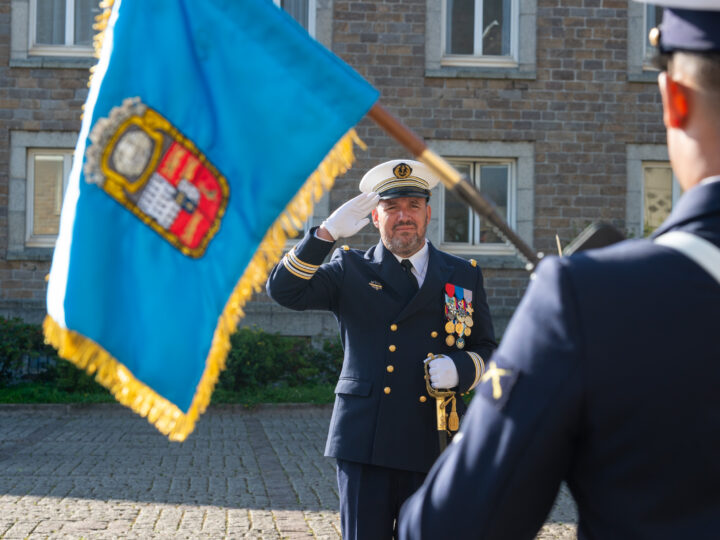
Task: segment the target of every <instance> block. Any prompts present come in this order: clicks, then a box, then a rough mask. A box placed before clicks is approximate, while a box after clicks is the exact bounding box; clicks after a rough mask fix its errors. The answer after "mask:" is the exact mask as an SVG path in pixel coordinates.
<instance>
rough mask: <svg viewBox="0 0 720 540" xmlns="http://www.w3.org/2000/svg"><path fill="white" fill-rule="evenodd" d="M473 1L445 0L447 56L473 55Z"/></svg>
mask: <svg viewBox="0 0 720 540" xmlns="http://www.w3.org/2000/svg"><path fill="white" fill-rule="evenodd" d="M474 27H475V0H447V28H446V29H445V30H446V35H447V43H446V47H445V48H446V51H447V53H448V54H473V52H474V46H473V42H474Z"/></svg>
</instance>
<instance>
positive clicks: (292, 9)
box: [273, 0, 316, 37]
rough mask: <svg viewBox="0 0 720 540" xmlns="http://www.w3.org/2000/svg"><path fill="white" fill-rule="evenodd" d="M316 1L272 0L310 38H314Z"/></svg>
mask: <svg viewBox="0 0 720 540" xmlns="http://www.w3.org/2000/svg"><path fill="white" fill-rule="evenodd" d="M315 1H316V0H273V2H275V5H277V6H280V7H281V8H282V9H284V10H285V11H287V12H288V13H289V14H290V15H291V16H292V18H293V19H295V20H296V21H297V22H298V23H300V25H302V27H303V28H305V30H307V31H308V33H309V34H310V35H311V36H313V37H314V36H315Z"/></svg>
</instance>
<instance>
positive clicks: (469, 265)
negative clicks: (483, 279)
mask: <svg viewBox="0 0 720 540" xmlns="http://www.w3.org/2000/svg"><path fill="white" fill-rule="evenodd" d="M438 252H439V253H440V254H441V256H442V257H443V258H444V259H445V262H447V263H448V264H451V265H453V266H455V267H456V268H463V269H467V270H471V269H479V268H480V265H479V264H478V262H477V260H476V259H465V258H464V257H460V256H458V255H454V254H452V253H448V252H447V251H439V250H438Z"/></svg>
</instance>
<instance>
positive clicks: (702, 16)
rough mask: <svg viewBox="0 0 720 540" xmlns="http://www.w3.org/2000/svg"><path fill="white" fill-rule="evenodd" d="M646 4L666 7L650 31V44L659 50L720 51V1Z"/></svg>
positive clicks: (664, 0)
mask: <svg viewBox="0 0 720 540" xmlns="http://www.w3.org/2000/svg"><path fill="white" fill-rule="evenodd" d="M640 1H643V0H640ZM648 3H650V4H653V5H657V6H662V7H664V8H665V9H664V11H663V17H662V23H661V24H660V26H659V27H658V28H657V29H655V28H654V29H653V30H652V31H651V32H650V42H651V44H652V45H654V46H656V47H658V49H659V50H660V52H661V53H672V52H675V51H683V52H699V53H710V52H720V0H652V1H650V2H648Z"/></svg>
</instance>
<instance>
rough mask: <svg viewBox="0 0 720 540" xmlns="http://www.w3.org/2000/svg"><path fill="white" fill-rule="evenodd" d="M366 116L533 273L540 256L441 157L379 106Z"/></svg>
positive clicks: (469, 183) (467, 181)
mask: <svg viewBox="0 0 720 540" xmlns="http://www.w3.org/2000/svg"><path fill="white" fill-rule="evenodd" d="M368 116H369V117H370V118H372V119H373V120H374V121H375V123H376V124H378V125H379V126H380V127H381V128H383V129H384V130H385V131H386V132H387V133H388V134H389V135H390V136H391V137H393V138H394V139H395V140H396V141H398V142H399V143H400V144H401V145H402V146H404V147H405V148H406V149H407V150H408V151H410V152H411V153H412V155H413V156H415V157H416V158H417V159H418V160H419V161H422V162H423V163H425V165H427V166H428V167H430V168H431V169H432V170H433V171H435V173H437V174H438V176H440V179H441V180H442V183H443V185H444V186H445V189H447V190H448V191H450V192H452V193H454V194H455V195H456V196H457V197H459V198H460V200H462V201H463V202H464V203H466V204H467V205H468V206H470V208H472V209H473V210H474V211H475V212H476V213H477V214H479V215H480V216H482V217H484V218H485V219H487V220H488V221H489V222H490V224H491V225H492V226H493V227H494V228H495V230H496V231H497V232H498V233H499V234H500V236H502V237H503V238H504V239H506V240H507V241H508V242H510V243H511V244H512V245H513V246H514V247H515V249H516V250H517V251H518V253H519V255H520V256H521V257H522V258H523V259H525V261H526V262H527V264H526V266H525V268H526V269H527V271H528V272H532V271H533V270H534V269H535V267H536V266H537V264H538V262H539V261H540V256H539V255H538V254H536V253H535V252H534V251H533V250H532V248H530V246H528V245H527V244H526V243H525V241H524V240H523V239H522V238H520V237H519V236H518V235H517V234H516V233H515V231H513V230H512V229H511V228H510V227H509V226H508V224H507V222H506V221H505V220H504V219H503V218H502V216H501V215H500V214H498V213H497V211H496V210H495V207H494V206H493V205H492V204H491V203H490V202H489V201H488V200H487V199H485V197H483V196H482V195H481V194H480V192H479V191H478V190H477V188H476V187H475V186H473V185H472V183H471V182H470V181H469V180H468V179H467V178H466V177H465V176H463V175H462V174H460V173H459V172H458V171H457V170H456V169H455V168H454V167H453V166H452V165H450V163H448V162H447V161H446V160H445V159H443V158H442V157H441V156H439V155H438V154H436V153H435V152H433V151H432V150H430V149H429V148H428V147H427V145H426V144H425V142H424V141H423V140H422V139H420V138H419V137H418V136H417V135H415V134H414V133H413V132H412V131H410V130H409V129H408V128H406V127H405V126H404V125H403V124H401V123H400V121H398V120H397V119H396V118H395V117H394V116H392V115H391V114H390V113H389V112H388V111H387V110H386V109H385V108H383V107H382V106H381V105H379V104H378V103H376V104H375V105H373V107H372V108H371V109H370V111H369V112H368Z"/></svg>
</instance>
